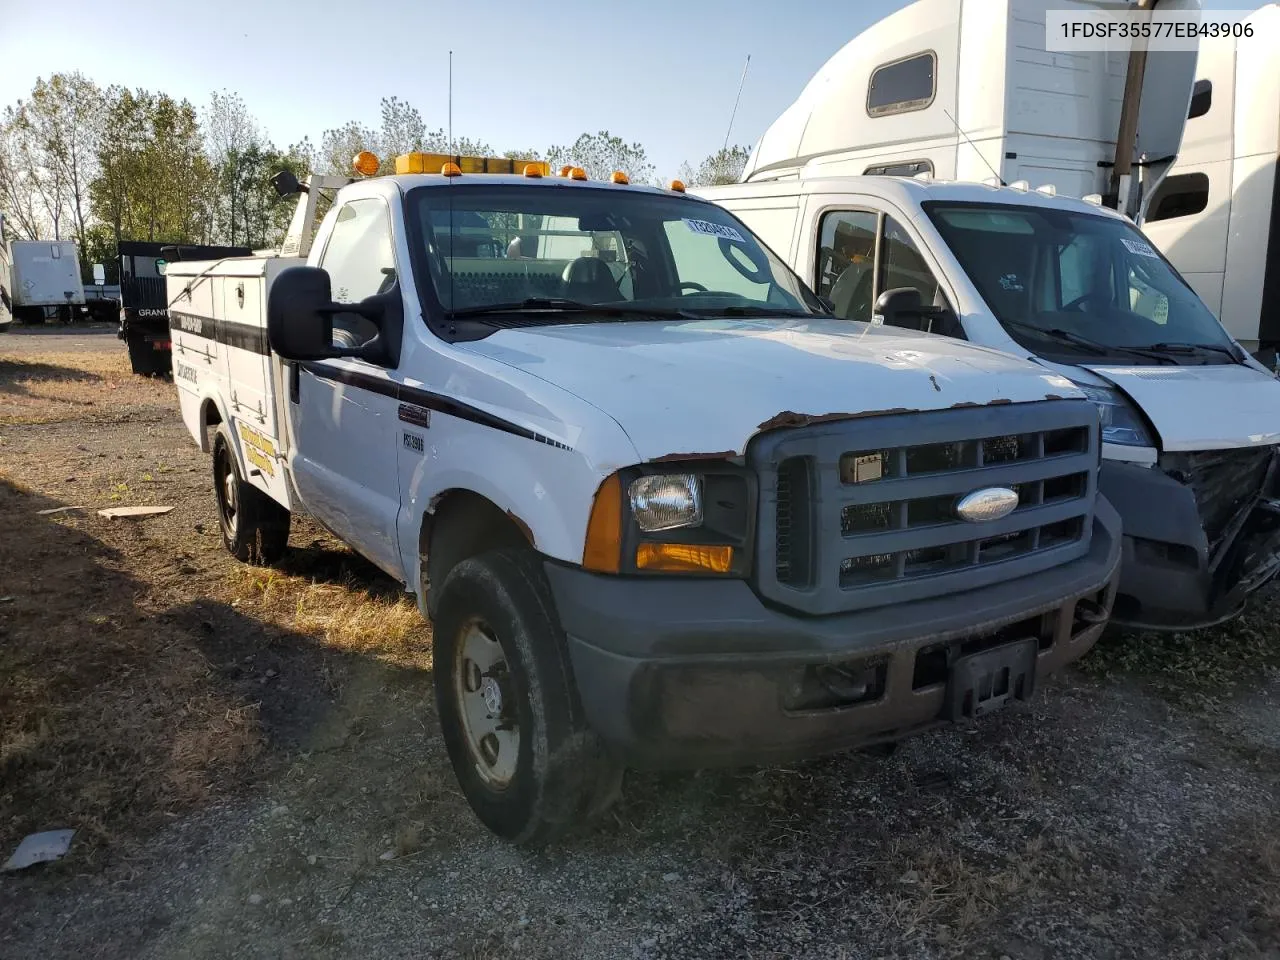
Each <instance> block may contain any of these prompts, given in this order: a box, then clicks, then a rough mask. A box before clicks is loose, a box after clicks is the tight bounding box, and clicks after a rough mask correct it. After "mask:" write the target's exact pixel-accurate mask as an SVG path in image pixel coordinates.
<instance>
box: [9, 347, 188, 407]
mask: <svg viewBox="0 0 1280 960" xmlns="http://www.w3.org/2000/svg"><path fill="white" fill-rule="evenodd" d="M0 346H2V344H0ZM156 405H163V406H166V407H171V406H172V405H173V384H172V383H170V382H169V381H167V380H154V379H148V378H145V377H137V376H134V375H133V373H132V372H131V371H130V369H129V357H128V355H127V354H125V353H124V352H123V347H122V348H121V352H120V353H114V352H111V353H109V352H105V351H103V352H93V353H24V354H22V355H21V356H15V355H7V356H6V355H3V354H0V426H3V425H7V426H17V425H19V424H36V423H61V422H65V421H68V420H79V421H95V420H96V421H101V420H114V419H117V418H118V417H119V416H120V412H121V410H122V409H124V408H126V407H132V408H136V407H138V406H156Z"/></svg>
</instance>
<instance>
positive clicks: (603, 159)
mask: <svg viewBox="0 0 1280 960" xmlns="http://www.w3.org/2000/svg"><path fill="white" fill-rule="evenodd" d="M547 162H548V163H550V164H551V168H552V169H553V170H555V169H557V168H559V167H562V166H565V165H566V164H567V165H571V166H575V167H581V168H582V169H583V170H584V171H585V172H586V174H587V176H588V177H590V178H591V179H592V180H607V179H609V175H610V174H611V173H613V172H614V171H615V170H621V171H622V172H623V173H625V174H626V175H627V176H628V178H630V180H631V181H632V182H633V183H641V182H646V181H648V180H651V179H652V178H653V172H654V167H653V164H651V163H650V162H649V157H648V155H647V154H646V153H645V150H644V147H642V146H641V145H640V144H638V143H630V144H628V143H626V142H624V141H623V140H622V138H621V137H615V136H613V135H611V134H610V133H609V131H608V130H601V131H600V132H599V133H584V134H582V135H581V136H580V137H578V139H577V140H575V141H574V142H573V145H572V146H568V147H550V148H548V149H547Z"/></svg>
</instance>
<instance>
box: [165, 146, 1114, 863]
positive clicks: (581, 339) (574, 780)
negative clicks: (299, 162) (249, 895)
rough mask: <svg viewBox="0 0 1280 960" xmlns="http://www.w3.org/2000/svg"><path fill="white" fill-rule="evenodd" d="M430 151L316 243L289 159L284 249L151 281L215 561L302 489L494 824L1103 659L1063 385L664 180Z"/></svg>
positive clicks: (584, 812)
mask: <svg viewBox="0 0 1280 960" xmlns="http://www.w3.org/2000/svg"><path fill="white" fill-rule="evenodd" d="M440 159H441V158H439V157H435V158H432V157H429V156H425V155H420V154H411V155H408V156H407V157H401V158H398V162H397V169H398V170H406V169H408V170H423V169H426V170H442V173H429V174H427V173H414V174H398V175H395V176H384V177H375V178H372V179H366V180H358V181H355V182H350V183H347V184H345V185H342V186H341V187H340V189H339V190H338V192H337V194H336V197H335V199H334V201H333V206H332V208H331V209H330V210H329V211H328V213H327V214H326V215H325V217H324V219H323V222H322V223H321V224H320V226H319V229H318V231H317V232H316V234H315V240H314V244H312V243H311V240H310V237H311V225H310V219H311V217H312V212H313V211H314V210H315V207H316V195H317V194H318V192H319V189H320V187H321V186H322V185H326V184H325V182H324V181H322V180H321V179H320V178H311V179H310V180H309V181H308V183H307V184H305V185H303V186H299V185H298V184H297V183H296V181H293V182H289V181H290V180H291V178H287V177H286V178H285V179H284V180H283V181H282V182H281V183H280V184H279V186H280V189H281V191H282V193H289V192H292V191H294V190H302V191H304V193H303V196H302V197H301V198H300V201H299V207H298V211H299V212H298V215H297V216H296V217H295V221H294V227H293V228H292V229H291V233H290V236H289V237H287V238H286V241H285V244H284V245H283V247H282V250H283V251H285V252H288V253H294V252H296V253H298V254H299V256H283V257H271V258H239V259H229V260H221V261H215V262H205V263H188V262H181V263H174V264H171V265H170V266H169V268H168V271H167V274H166V281H167V285H168V299H169V302H170V324H171V328H172V342H173V358H174V379H175V383H176V385H177V389H178V396H179V398H180V402H181V408H182V415H183V418H184V420H185V422H186V424H187V427H188V428H189V430H190V432H191V435H192V437H193V438H194V439H195V440H196V442H198V443H199V444H200V445H201V447H202V448H203V449H204V450H206V451H208V452H210V453H211V454H212V457H213V474H214V487H215V491H216V495H217V500H218V506H219V510H220V514H221V518H222V533H223V537H224V540H225V542H226V545H227V547H228V549H229V550H231V552H233V553H234V554H235V555H236V556H237V557H240V558H242V559H246V560H265V561H270V560H272V559H274V558H275V557H277V556H279V555H280V554H281V552H282V551H283V550H284V549H285V546H286V540H287V537H288V532H289V525H290V515H291V513H292V512H294V511H305V512H306V513H308V514H309V515H310V516H312V517H314V518H315V519H316V520H317V521H318V522H320V523H321V524H323V525H324V526H325V527H326V528H328V529H329V530H330V531H332V532H333V533H334V534H335V535H336V536H337V537H339V538H340V539H342V540H343V541H345V542H346V543H348V544H349V545H351V547H352V548H354V549H355V550H357V551H359V552H360V553H361V554H363V555H364V556H366V557H367V558H369V559H370V560H371V561H372V562H374V563H375V564H377V565H378V566H379V567H381V568H382V569H383V570H385V571H386V572H387V573H388V574H390V575H391V576H393V577H395V578H396V579H397V580H398V581H399V582H401V583H403V584H404V585H405V589H406V590H407V591H409V592H412V593H414V594H416V595H417V599H418V603H419V606H420V608H421V609H422V611H423V613H424V615H426V616H428V617H429V618H430V619H431V621H432V622H433V625H434V641H433V643H434V647H433V657H434V670H433V673H434V683H435V690H436V697H437V702H438V709H439V716H440V722H441V726H442V730H443V734H444V738H445V742H446V744H447V747H448V751H449V755H450V758H451V760H452V763H453V766H454V770H455V772H456V774H457V777H458V780H459V782H460V784H461V786H462V788H463V791H464V793H465V795H466V796H467V798H468V800H469V802H470V803H471V805H472V806H473V808H474V810H475V811H476V813H477V815H478V816H479V817H480V819H481V820H482V821H483V822H484V823H485V824H486V825H487V826H488V827H489V828H490V829H492V830H493V831H495V832H496V833H497V834H499V835H501V836H503V837H507V838H509V839H511V840H513V841H516V842H541V841H545V840H548V839H550V838H551V837H554V836H555V835H557V834H558V833H559V832H560V831H562V830H564V829H565V828H568V827H571V826H574V825H576V824H578V823H580V822H582V821H584V820H585V819H586V818H587V817H588V816H589V815H591V814H592V813H594V812H598V811H599V810H601V809H603V807H604V806H605V805H606V804H607V803H608V802H609V801H610V800H611V799H612V798H613V797H615V796H616V793H617V790H618V788H619V785H620V778H621V772H622V770H623V769H624V768H625V767H626V766H643V767H659V766H661V767H673V766H684V767H689V766H694V767H696V766H707V765H719V764H742V763H759V762H766V761H776V760H784V759H793V758H798V757H804V756H812V755H817V754H822V753H825V752H831V751H836V750H840V749H845V748H850V747H856V746H860V745H866V744H871V743H875V742H883V741H891V740H896V739H899V738H901V737H902V736H903V735H905V734H908V733H911V732H914V731H917V730H922V729H925V728H928V727H931V726H933V725H936V724H940V723H945V722H949V721H956V720H967V719H970V718H974V717H977V716H981V715H983V714H985V713H987V712H989V711H990V710H992V709H996V708H998V707H999V706H1001V705H1003V704H1004V703H1006V702H1009V701H1011V700H1015V699H1023V698H1026V697H1027V696H1028V695H1030V693H1031V692H1032V690H1033V689H1034V687H1035V684H1036V683H1038V682H1039V681H1040V680H1041V679H1042V678H1043V677H1044V676H1045V675H1046V674H1047V673H1048V672H1050V671H1052V670H1054V669H1056V668H1058V667H1060V666H1061V665H1063V664H1065V663H1068V662H1070V661H1073V660H1075V659H1076V658H1078V657H1080V656H1081V655H1083V654H1084V653H1085V652H1086V651H1087V650H1088V649H1089V648H1090V647H1091V646H1092V645H1093V643H1094V641H1095V640H1096V638H1097V637H1098V635H1099V634H1100V632H1101V631H1102V629H1103V627H1104V625H1105V621H1106V619H1107V614H1108V611H1109V609H1110V606H1111V603H1112V601H1113V597H1114V591H1115V578H1116V576H1117V571H1118V565H1119V557H1120V529H1119V522H1118V518H1117V515H1116V513H1115V511H1114V510H1113V509H1112V508H1111V506H1110V505H1109V504H1108V503H1107V502H1106V501H1105V500H1104V499H1103V498H1102V497H1101V496H1099V495H1098V491H1097V475H1098V467H1099V462H1100V436H1099V425H1098V416H1097V410H1096V408H1095V407H1094V405H1093V404H1092V403H1090V402H1089V401H1088V400H1087V399H1086V398H1085V396H1084V395H1083V394H1082V393H1081V392H1080V391H1079V390H1077V389H1075V388H1074V387H1072V385H1071V384H1070V383H1069V382H1068V381H1067V380H1065V379H1063V378H1062V377H1061V376H1059V375H1057V374H1055V373H1053V372H1051V371H1048V370H1045V369H1044V368H1042V367H1039V366H1036V365H1035V364H1032V363H1029V362H1027V361H1026V360H1023V359H1020V358H1017V357H1011V356H1008V355H1006V354H1001V353H999V352H997V351H994V350H987V349H982V348H978V347H973V346H969V345H966V344H962V343H958V342H955V341H950V340H944V339H942V338H938V337H930V336H925V335H920V334H913V333H910V332H905V331H894V330H890V329H887V328H883V327H878V328H865V327H864V328H860V329H857V330H855V329H854V328H852V327H850V325H849V324H848V323H847V322H845V321H842V320H838V319H836V318H833V317H832V316H830V314H829V313H828V312H827V311H826V310H825V309H824V308H823V307H822V306H821V304H820V302H819V301H818V299H817V298H816V296H815V295H814V294H813V293H812V291H810V290H809V289H808V288H807V287H806V286H805V285H804V284H803V283H802V282H801V281H800V280H799V279H798V278H797V277H796V276H795V274H793V273H792V272H791V271H790V270H789V269H788V268H787V267H786V266H785V265H784V264H783V263H782V262H781V261H779V260H778V259H777V258H776V257H775V256H774V255H773V254H772V253H770V252H769V251H768V250H767V249H765V248H764V247H763V246H762V245H761V244H760V243H759V242H758V241H757V240H756V238H755V237H754V236H753V235H752V233H751V232H750V231H749V230H748V229H747V228H746V227H745V226H744V225H743V224H742V222H741V221H739V220H738V219H737V218H736V217H734V216H732V215H731V214H729V213H728V212H726V211H725V210H723V209H721V208H719V207H717V206H715V205H713V204H711V203H707V202H705V201H701V200H697V199H694V198H692V197H690V196H687V195H684V193H683V189H684V188H683V186H682V185H679V184H673V185H672V188H671V189H666V190H664V189H657V188H652V187H639V186H630V185H628V184H627V183H626V182H625V181H626V178H625V177H623V176H622V175H615V176H614V178H613V181H611V182H608V183H605V182H591V181H587V180H586V177H585V174H583V173H582V171H581V170H579V169H576V168H574V169H566V170H564V171H561V174H560V175H557V176H550V175H548V174H549V173H550V171H547V170H545V168H543V167H541V166H540V165H538V164H532V163H530V164H528V165H527V166H525V167H524V173H523V174H522V175H517V174H510V175H501V174H494V173H492V172H490V173H484V174H480V175H476V174H473V173H471V172H467V173H462V172H460V169H459V168H460V167H465V168H467V169H468V170H475V169H485V168H486V167H487V168H488V169H489V170H490V171H492V170H493V169H494V168H495V167H500V165H501V164H503V163H506V164H507V166H508V168H510V167H511V162H510V161H483V160H482V159H480V158H470V159H468V158H457V159H458V160H459V161H460V162H458V163H456V164H455V163H454V162H452V161H450V162H447V163H445V164H443V165H441V164H440V162H439V161H440ZM445 159H447V158H445ZM370 167H371V168H372V169H376V162H375V163H373V164H370ZM328 185H331V186H332V185H336V184H332V183H330V184H328ZM304 256H305V258H306V259H305V260H304V259H302V257H304Z"/></svg>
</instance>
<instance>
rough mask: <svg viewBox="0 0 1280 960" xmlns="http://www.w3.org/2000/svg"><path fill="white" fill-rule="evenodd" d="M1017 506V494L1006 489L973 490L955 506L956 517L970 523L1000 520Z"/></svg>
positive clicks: (987, 488)
mask: <svg viewBox="0 0 1280 960" xmlns="http://www.w3.org/2000/svg"><path fill="white" fill-rule="evenodd" d="M1017 506H1018V494H1017V492H1016V491H1013V490H1010V489H1009V488H1008V487H986V488H985V489H982V490H975V491H973V493H970V494H968V495H967V496H965V497H964V498H963V499H961V501H960V502H959V503H957V504H956V516H958V517H959V518H960V519H961V520H967V521H969V522H970V523H984V522H986V521H988V520H1000V519H1001V518H1003V517H1007V516H1008V515H1009V514H1011V513H1013V511H1014V509H1015V508H1016V507H1017Z"/></svg>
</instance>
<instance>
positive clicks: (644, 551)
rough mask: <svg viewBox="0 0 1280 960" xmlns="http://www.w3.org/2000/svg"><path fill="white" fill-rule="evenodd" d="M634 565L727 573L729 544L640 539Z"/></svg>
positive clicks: (731, 558) (646, 567)
mask: <svg viewBox="0 0 1280 960" xmlns="http://www.w3.org/2000/svg"><path fill="white" fill-rule="evenodd" d="M636 567H637V569H640V570H666V571H669V572H671V573H698V572H704V573H728V572H729V570H730V568H732V567H733V547H724V546H721V547H710V546H702V545H699V544H693V543H642V544H640V546H639V547H637V548H636Z"/></svg>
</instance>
